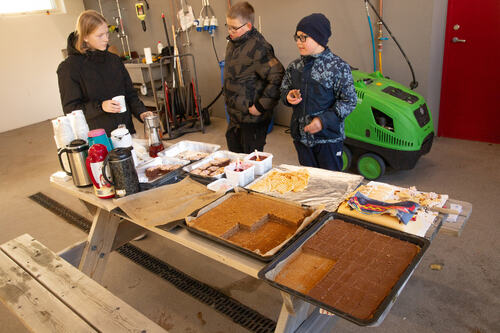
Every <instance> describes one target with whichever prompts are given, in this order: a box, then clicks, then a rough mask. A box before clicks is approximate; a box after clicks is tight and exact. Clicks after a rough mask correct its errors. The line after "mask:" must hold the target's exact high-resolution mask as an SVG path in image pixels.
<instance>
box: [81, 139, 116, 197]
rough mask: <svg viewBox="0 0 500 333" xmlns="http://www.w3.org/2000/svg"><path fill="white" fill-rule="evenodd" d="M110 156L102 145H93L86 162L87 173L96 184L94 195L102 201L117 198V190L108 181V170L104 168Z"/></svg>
mask: <svg viewBox="0 0 500 333" xmlns="http://www.w3.org/2000/svg"><path fill="white" fill-rule="evenodd" d="M107 156H108V149H107V148H106V146H105V145H103V144H101V143H96V144H93V145H92V146H91V147H90V148H89V153H88V156H87V160H86V167H87V171H88V173H89V175H90V179H91V180H92V183H93V184H94V193H95V195H96V196H97V197H99V198H101V199H109V198H113V197H114V196H115V189H114V187H113V186H112V185H111V183H110V182H109V181H107V180H106V178H105V174H106V169H105V168H103V164H104V160H105V159H106V157H107Z"/></svg>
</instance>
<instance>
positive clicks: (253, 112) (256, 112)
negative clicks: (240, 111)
mask: <svg viewBox="0 0 500 333" xmlns="http://www.w3.org/2000/svg"><path fill="white" fill-rule="evenodd" d="M248 113H250V114H251V115H252V116H260V115H261V114H262V113H260V111H259V110H257V108H256V107H255V105H252V106H251V107H249V108H248Z"/></svg>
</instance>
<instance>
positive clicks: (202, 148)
mask: <svg viewBox="0 0 500 333" xmlns="http://www.w3.org/2000/svg"><path fill="white" fill-rule="evenodd" d="M219 149H220V146H219V145H214V144H211V143H204V142H198V141H189V140H184V141H179V142H177V143H176V144H173V145H172V146H170V147H168V148H166V149H165V150H163V151H161V152H160V153H158V156H168V157H177V158H179V157H178V155H179V154H181V153H184V152H186V151H191V152H200V153H208V154H212V153H214V152H216V151H217V150H219ZM201 159H203V158H200V160H201ZM191 162H194V160H191Z"/></svg>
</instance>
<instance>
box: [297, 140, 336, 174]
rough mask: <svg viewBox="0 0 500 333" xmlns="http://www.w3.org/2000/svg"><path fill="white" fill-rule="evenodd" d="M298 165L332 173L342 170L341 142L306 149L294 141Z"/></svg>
mask: <svg viewBox="0 0 500 333" xmlns="http://www.w3.org/2000/svg"><path fill="white" fill-rule="evenodd" d="M293 144H294V145H295V149H296V150H297V155H298V157H299V163H300V165H304V166H309V167H313V168H321V169H327V170H332V171H341V170H342V165H343V162H342V149H343V146H344V144H343V142H342V141H340V142H336V143H321V144H317V145H315V146H313V147H307V146H306V145H304V144H303V143H301V142H298V141H294V142H293Z"/></svg>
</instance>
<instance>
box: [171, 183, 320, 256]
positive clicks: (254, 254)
mask: <svg viewBox="0 0 500 333" xmlns="http://www.w3.org/2000/svg"><path fill="white" fill-rule="evenodd" d="M246 191H248V192H252V193H258V192H254V191H250V190H246ZM230 193H234V190H231V191H228V192H227V193H226V194H225V195H224V196H222V197H220V198H218V199H217V200H215V201H213V202H212V203H214V202H217V201H221V200H224V198H225V197H226V196H227V195H228V194H230ZM258 194H259V195H263V194H261V193H258ZM212 203H210V204H208V205H207V206H209V205H211V204H212ZM301 206H302V207H304V208H311V207H310V206H307V205H301ZM205 207H206V206H204V207H201V208H199V209H197V210H195V211H194V212H193V213H191V214H190V215H189V216H192V217H196V216H197V214H198V212H199V211H200V210H202V209H203V208H205ZM326 217H327V212H326V211H322V212H321V213H320V214H319V215H318V216H317V217H316V218H315V219H314V220H313V221H311V222H310V223H309V224H308V225H306V226H305V227H304V228H303V229H302V230H300V231H299V232H297V233H296V234H295V235H293V236H292V237H291V238H290V239H288V241H286V243H285V244H283V246H282V247H281V248H280V249H279V250H278V251H277V252H276V253H275V254H273V255H269V256H262V255H259V254H257V253H255V252H253V251H250V250H248V249H245V248H243V247H240V246H238V245H235V244H233V243H230V242H228V241H226V240H225V239H223V238H219V237H216V236H213V235H210V234H208V233H206V232H204V231H202V230H199V229H196V228H192V227H190V226H188V225H187V223H186V220H183V221H182V223H180V224H179V226H182V227H184V228H186V229H187V230H189V231H191V232H193V233H195V234H198V235H200V236H203V237H205V238H208V239H210V240H213V241H214V242H216V243H219V244H222V245H224V246H227V247H229V248H232V249H234V250H236V251H239V252H242V253H245V254H247V255H249V256H250V257H253V258H255V259H258V260H260V261H263V262H270V261H271V260H273V259H274V258H276V257H277V256H278V255H279V254H280V253H282V252H283V251H285V250H286V249H287V247H288V246H290V245H291V244H293V243H294V242H295V241H296V240H298V239H299V238H300V237H301V236H303V235H304V234H305V233H306V232H307V231H308V230H309V229H311V228H312V227H313V226H314V225H316V224H318V222H319V221H322V220H323V219H324V218H326Z"/></svg>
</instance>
